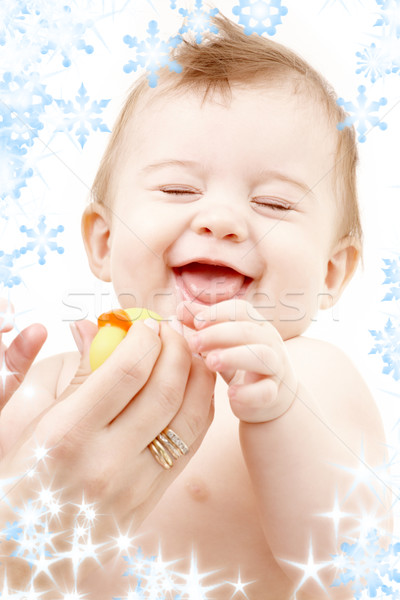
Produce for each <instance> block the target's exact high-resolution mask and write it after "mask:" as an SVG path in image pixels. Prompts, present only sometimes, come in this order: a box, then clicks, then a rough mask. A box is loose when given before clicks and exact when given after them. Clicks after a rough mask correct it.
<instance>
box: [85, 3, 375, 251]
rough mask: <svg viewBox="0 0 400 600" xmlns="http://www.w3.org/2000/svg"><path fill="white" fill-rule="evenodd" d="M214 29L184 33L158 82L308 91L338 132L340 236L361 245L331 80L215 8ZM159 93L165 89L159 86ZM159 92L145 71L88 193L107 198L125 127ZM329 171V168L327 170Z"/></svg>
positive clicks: (352, 155)
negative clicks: (171, 65) (199, 34)
mask: <svg viewBox="0 0 400 600" xmlns="http://www.w3.org/2000/svg"><path fill="white" fill-rule="evenodd" d="M212 21H213V24H214V25H215V26H216V27H217V28H218V34H211V33H210V34H208V35H206V36H205V37H204V38H203V41H202V43H201V44H198V43H196V41H195V40H194V39H191V38H190V37H185V38H184V39H183V43H181V44H179V45H178V46H177V48H175V49H174V50H173V51H172V52H171V60H175V61H176V62H177V63H179V65H181V67H182V71H181V73H179V74H175V73H171V72H170V71H169V69H168V68H167V67H164V68H163V69H160V71H159V75H160V83H161V84H164V83H165V84H166V85H167V89H168V91H177V92H179V91H180V90H194V91H196V92H201V93H203V94H204V95H203V102H205V100H206V99H207V98H208V96H209V95H212V94H213V93H214V92H217V93H220V94H222V95H223V97H225V98H227V99H229V98H230V97H231V84H250V85H251V84H253V85H256V84H257V83H261V84H264V86H265V83H266V82H268V81H272V82H283V81H284V82H286V83H287V82H290V83H291V84H292V85H293V88H294V91H295V92H296V93H299V92H304V91H305V92H306V93H307V95H308V96H309V98H310V100H315V101H317V102H318V103H319V104H320V105H321V106H322V108H323V109H324V112H325V115H326V116H327V118H328V121H329V123H330V124H331V125H332V128H334V129H335V134H336V139H337V143H336V151H335V157H334V169H333V173H332V175H333V178H334V182H335V184H334V185H335V194H336V198H337V202H338V205H339V209H340V226H339V232H338V236H339V238H343V237H351V238H352V240H353V241H354V243H355V245H356V246H357V248H358V249H359V250H360V251H361V248H362V237H363V234H362V227H361V222H360V214H359V207H358V200H357V183H356V167H357V163H358V153H357V144H356V134H355V130H354V128H353V127H346V128H345V129H344V130H343V131H341V132H339V131H338V130H337V129H336V125H337V124H338V123H339V122H341V121H344V120H345V118H346V113H345V111H344V110H343V109H342V107H340V106H339V105H338V104H337V101H336V100H337V96H336V94H335V91H334V90H333V88H332V87H331V85H330V84H329V83H328V82H327V81H326V80H325V79H324V78H323V77H322V76H321V75H320V74H319V73H318V72H317V71H316V70H315V69H314V68H313V67H311V66H310V65H309V64H308V63H307V62H306V61H305V60H304V59H302V58H301V57H300V56H299V55H297V54H296V53H295V52H293V51H292V50H290V49H289V48H287V47H285V46H283V45H281V44H278V43H277V42H274V41H272V40H270V39H268V38H264V37H260V36H259V35H257V34H253V35H251V36H247V35H246V34H245V33H244V31H243V29H242V28H241V27H240V26H239V25H236V24H235V23H233V22H232V21H230V20H229V19H228V18H226V17H224V16H223V15H221V14H219V15H218V16H216V17H214V18H213V19H212ZM162 93H165V88H164V86H163V89H162ZM146 94H147V95H149V94H153V95H154V94H157V88H156V89H155V90H154V89H151V88H149V85H148V82H147V79H146V75H142V76H141V77H140V78H139V79H138V80H137V81H136V82H135V84H134V86H133V88H132V89H131V91H130V93H129V95H128V98H127V100H126V102H125V104H124V106H123V108H122V110H121V112H120V114H119V116H118V118H117V121H116V124H115V127H114V129H113V132H112V135H111V138H110V140H109V143H108V146H107V148H106V151H105V153H104V155H103V158H102V161H101V163H100V166H99V169H98V171H97V175H96V177H95V180H94V183H93V186H92V199H93V200H94V201H97V202H100V203H103V204H107V200H108V196H109V195H110V182H111V178H112V172H113V168H112V167H113V164H114V162H115V160H116V159H117V156H118V151H119V148H120V146H121V140H122V138H123V132H124V130H125V127H126V125H127V123H128V122H129V120H130V119H131V117H132V115H133V113H134V110H135V108H136V107H137V105H138V102H139V100H140V99H141V98H142V97H144V96H145V95H146ZM328 175H329V174H328Z"/></svg>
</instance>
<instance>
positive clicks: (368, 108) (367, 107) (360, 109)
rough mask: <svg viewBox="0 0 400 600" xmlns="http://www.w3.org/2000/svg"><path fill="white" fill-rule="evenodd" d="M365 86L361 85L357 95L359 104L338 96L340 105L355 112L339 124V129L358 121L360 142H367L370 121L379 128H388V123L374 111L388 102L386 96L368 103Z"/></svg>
mask: <svg viewBox="0 0 400 600" xmlns="http://www.w3.org/2000/svg"><path fill="white" fill-rule="evenodd" d="M365 90H366V88H365V86H364V85H360V86H359V88H358V91H359V95H358V96H357V104H354V102H351V101H345V100H344V99H343V98H338V100H337V103H338V105H339V106H343V107H344V108H345V110H346V111H348V112H350V113H353V114H352V115H348V116H347V117H346V119H345V120H344V121H342V122H341V123H339V124H338V125H337V128H338V129H339V131H342V130H343V129H344V128H345V127H351V126H352V125H353V123H358V125H357V127H356V129H357V131H358V133H359V134H360V135H359V136H358V141H359V142H361V143H362V142H365V140H366V139H367V138H366V135H365V133H366V132H367V131H368V123H370V124H371V125H372V127H376V126H378V127H379V129H381V130H384V129H386V128H387V124H386V123H384V122H382V121H380V119H379V117H378V116H377V115H375V114H373V113H376V112H378V111H379V109H380V107H381V106H385V104H387V99H386V98H381V99H380V100H379V101H372V102H370V103H369V104H367V96H366V95H365Z"/></svg>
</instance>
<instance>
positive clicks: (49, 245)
mask: <svg viewBox="0 0 400 600" xmlns="http://www.w3.org/2000/svg"><path fill="white" fill-rule="evenodd" d="M20 231H22V233H25V234H26V236H27V237H28V238H30V239H31V240H32V241H31V242H28V243H27V244H26V246H23V247H22V248H20V252H21V254H25V253H26V252H27V251H32V250H37V254H38V256H39V261H38V262H39V265H44V264H45V263H46V260H45V256H46V254H47V252H48V251H49V250H54V251H56V252H58V254H63V252H64V248H62V247H61V246H58V245H57V242H55V241H54V240H53V238H55V237H56V236H57V235H58V234H59V233H61V232H62V231H64V227H63V226H62V225H59V226H58V227H57V228H56V229H47V226H46V217H45V216H43V215H41V216H40V217H39V223H38V225H37V228H36V229H33V228H30V229H28V228H27V227H26V226H25V225H22V227H20Z"/></svg>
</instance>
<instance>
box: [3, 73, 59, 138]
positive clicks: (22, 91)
mask: <svg viewBox="0 0 400 600" xmlns="http://www.w3.org/2000/svg"><path fill="white" fill-rule="evenodd" d="M0 94H1V101H0V127H1V132H2V133H1V136H2V137H6V136H8V138H9V144H10V145H12V146H18V147H19V148H22V147H25V146H27V147H29V146H32V145H33V140H34V138H36V137H37V136H38V131H40V130H41V129H43V123H42V122H41V120H40V117H41V116H42V115H43V114H44V112H45V110H46V106H48V105H49V104H51V103H52V101H53V99H52V97H51V96H50V95H49V94H47V93H46V88H45V86H44V85H43V84H42V83H41V82H40V76H39V74H38V73H29V74H22V73H20V74H12V73H9V72H7V73H4V75H3V81H0Z"/></svg>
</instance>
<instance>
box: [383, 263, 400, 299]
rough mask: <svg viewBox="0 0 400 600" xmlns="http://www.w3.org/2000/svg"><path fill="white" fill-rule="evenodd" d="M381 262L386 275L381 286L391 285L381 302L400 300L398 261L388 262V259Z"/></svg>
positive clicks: (399, 264)
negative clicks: (384, 266) (383, 264)
mask: <svg viewBox="0 0 400 600" xmlns="http://www.w3.org/2000/svg"><path fill="white" fill-rule="evenodd" d="M383 262H384V263H385V265H386V269H383V272H384V273H385V275H386V278H385V281H384V282H383V285H388V284H390V283H391V284H393V285H392V287H391V288H390V291H389V292H388V293H387V294H386V296H385V297H384V298H383V301H385V300H400V259H397V260H390V259H389V258H384V259H383Z"/></svg>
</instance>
